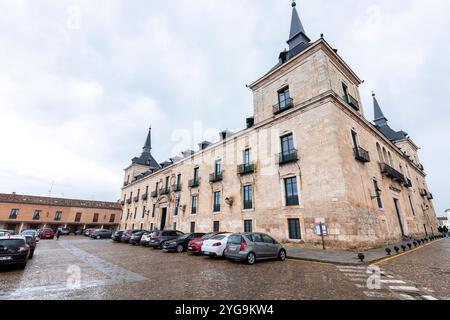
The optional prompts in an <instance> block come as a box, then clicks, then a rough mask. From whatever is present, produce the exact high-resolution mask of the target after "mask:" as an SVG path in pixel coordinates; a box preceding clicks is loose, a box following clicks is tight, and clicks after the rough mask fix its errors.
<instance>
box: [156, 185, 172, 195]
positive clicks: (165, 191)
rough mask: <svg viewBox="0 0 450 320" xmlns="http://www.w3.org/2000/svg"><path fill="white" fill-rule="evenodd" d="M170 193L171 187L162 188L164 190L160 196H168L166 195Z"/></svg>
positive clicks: (160, 192)
mask: <svg viewBox="0 0 450 320" xmlns="http://www.w3.org/2000/svg"><path fill="white" fill-rule="evenodd" d="M169 193H170V188H169V187H165V188H162V189H161V190H160V191H159V194H160V195H166V194H169Z"/></svg>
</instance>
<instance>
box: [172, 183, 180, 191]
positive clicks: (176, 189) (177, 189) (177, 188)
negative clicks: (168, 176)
mask: <svg viewBox="0 0 450 320" xmlns="http://www.w3.org/2000/svg"><path fill="white" fill-rule="evenodd" d="M172 190H173V192H180V191H181V184H177V185H174V186H172Z"/></svg>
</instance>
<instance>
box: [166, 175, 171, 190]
mask: <svg viewBox="0 0 450 320" xmlns="http://www.w3.org/2000/svg"><path fill="white" fill-rule="evenodd" d="M169 181H170V177H166V189H167V188H169Z"/></svg>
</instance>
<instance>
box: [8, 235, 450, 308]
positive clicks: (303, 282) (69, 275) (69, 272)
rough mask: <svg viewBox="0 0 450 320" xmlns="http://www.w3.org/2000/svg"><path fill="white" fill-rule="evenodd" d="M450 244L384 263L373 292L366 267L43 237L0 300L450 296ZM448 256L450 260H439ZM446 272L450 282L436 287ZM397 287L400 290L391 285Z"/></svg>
mask: <svg viewBox="0 0 450 320" xmlns="http://www.w3.org/2000/svg"><path fill="white" fill-rule="evenodd" d="M449 248H450V240H446V241H442V242H438V243H435V244H433V245H432V246H429V247H427V248H425V249H422V250H419V251H416V252H414V253H411V254H410V255H406V256H404V257H400V258H398V259H396V260H392V261H389V262H386V263H385V264H383V265H382V266H381V273H382V276H381V282H380V281H378V284H380V283H381V287H380V288H375V289H374V288H369V287H368V286H367V282H368V277H369V276H370V275H369V274H367V270H366V268H364V267H363V268H358V267H354V266H353V267H352V266H347V267H346V266H334V265H328V264H317V263H308V262H299V261H285V262H280V261H269V262H261V263H257V264H256V265H254V266H247V265H245V264H241V263H232V262H229V261H226V260H216V259H210V258H207V257H202V256H192V255H188V254H177V253H167V252H163V251H159V250H153V249H150V248H143V247H133V246H131V245H127V244H116V243H112V242H111V241H110V240H90V239H87V238H83V237H78V238H77V237H66V238H61V240H60V241H58V242H57V241H52V240H49V241H41V242H40V243H39V245H38V249H37V250H36V253H35V257H34V258H33V260H32V261H30V263H29V265H28V266H27V268H26V269H25V270H24V271H21V270H17V269H11V268H8V269H4V268H2V269H0V270H1V272H0V299H108V300H109V299H213V300H215V299H220V300H222V299H224V300H229V299H231V300H233V299H250V300H252V299H269V300H270V299H288V300H289V299H342V300H352V299H431V298H433V299H434V298H437V299H445V298H446V299H448V297H449V294H450V292H449V290H450V289H449V288H450V286H449V283H448V278H450V277H448V266H449V265H450V264H449V259H450V253H449ZM443 254H445V255H446V258H445V259H446V260H441V261H440V260H438V258H439V257H440V256H441V255H443ZM411 261H413V262H411ZM414 261H415V262H414ZM411 263H413V265H414V264H415V266H414V267H412V268H411V269H410V271H405V269H406V268H405V265H410V264H411ZM414 268H417V269H414ZM436 268H439V270H440V271H442V272H444V273H442V274H436ZM423 269H426V270H425V271H424V270H423ZM445 272H447V273H445ZM417 273H420V274H421V275H422V276H420V277H418V276H417ZM78 274H79V280H80V281H77V280H78ZM445 274H447V279H446V281H447V282H446V283H441V282H440V283H439V284H438V285H436V281H438V280H440V281H441V280H442V278H445ZM399 276H401V278H400V277H399ZM412 279H414V281H416V282H415V283H411V282H410V281H411V280H412ZM369 282H370V283H372V281H371V280H370V279H369ZM375 283H377V281H375ZM394 284H395V285H396V287H398V288H396V289H393V288H390V286H394ZM397 284H398V285H397ZM411 287H417V288H416V289H417V291H415V290H414V292H413V293H411V292H410V291H411ZM405 288H406V289H405ZM408 288H409V289H408ZM407 289H408V290H407Z"/></svg>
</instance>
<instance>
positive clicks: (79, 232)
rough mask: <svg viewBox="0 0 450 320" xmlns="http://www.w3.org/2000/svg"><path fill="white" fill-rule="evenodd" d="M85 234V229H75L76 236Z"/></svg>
mask: <svg viewBox="0 0 450 320" xmlns="http://www.w3.org/2000/svg"><path fill="white" fill-rule="evenodd" d="M82 234H83V229H77V230H75V235H76V236H80V235H82Z"/></svg>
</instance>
